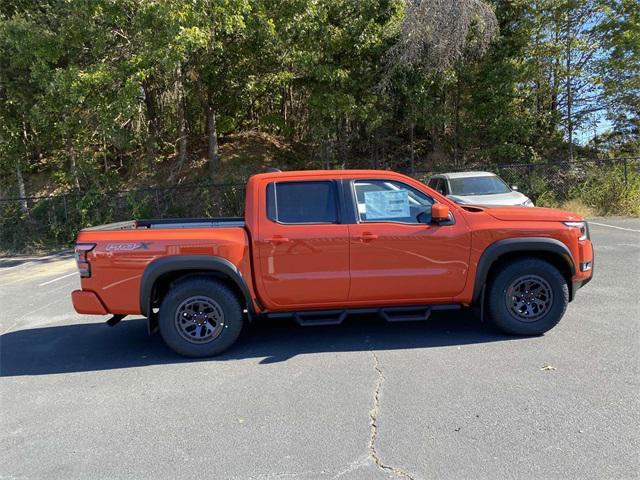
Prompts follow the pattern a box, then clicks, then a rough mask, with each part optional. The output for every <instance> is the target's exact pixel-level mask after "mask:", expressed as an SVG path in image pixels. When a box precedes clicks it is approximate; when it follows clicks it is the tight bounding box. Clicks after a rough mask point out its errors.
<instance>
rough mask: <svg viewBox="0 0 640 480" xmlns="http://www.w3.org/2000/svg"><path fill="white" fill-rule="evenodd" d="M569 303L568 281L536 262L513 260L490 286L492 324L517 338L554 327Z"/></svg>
mask: <svg viewBox="0 0 640 480" xmlns="http://www.w3.org/2000/svg"><path fill="white" fill-rule="evenodd" d="M568 303H569V287H568V285H567V280H566V279H565V278H564V276H563V275H562V274H561V273H560V272H559V271H558V269H557V268H556V267H554V266H553V265H551V264H550V263H548V262H545V261H544V260H540V259H537V258H523V259H518V260H514V261H512V262H510V263H508V264H506V265H504V266H502V267H501V268H500V270H499V271H498V272H497V274H496V275H495V276H494V278H493V280H492V281H491V283H490V284H489V289H488V297H487V307H488V310H489V316H490V318H491V321H492V322H493V323H494V324H495V325H496V326H497V327H498V328H499V329H500V330H502V331H504V332H506V333H510V334H514V335H540V334H543V333H545V332H547V331H549V330H551V329H552V328H553V327H555V326H556V325H557V324H558V322H559V321H560V319H561V318H562V316H563V315H564V312H565V311H566V309H567V305H568Z"/></svg>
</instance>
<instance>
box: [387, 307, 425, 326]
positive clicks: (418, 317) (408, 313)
mask: <svg viewBox="0 0 640 480" xmlns="http://www.w3.org/2000/svg"><path fill="white" fill-rule="evenodd" d="M380 315H382V318H384V319H385V320H386V321H387V322H421V321H423V320H427V319H428V318H429V317H430V316H431V308H430V307H393V308H382V309H380Z"/></svg>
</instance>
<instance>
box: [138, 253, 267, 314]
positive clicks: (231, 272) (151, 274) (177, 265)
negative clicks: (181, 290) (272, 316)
mask: <svg viewBox="0 0 640 480" xmlns="http://www.w3.org/2000/svg"><path fill="white" fill-rule="evenodd" d="M178 270H194V271H210V272H220V273H222V274H224V275H226V276H228V277H229V278H230V279H231V280H232V281H233V282H234V283H235V284H236V286H237V287H238V288H239V289H240V291H241V292H242V295H243V296H244V299H245V301H246V303H247V310H248V312H249V313H250V314H255V312H254V308H253V302H252V300H251V293H250V291H249V287H247V283H246V282H245V280H244V278H242V274H241V273H240V271H239V270H238V269H237V268H236V266H235V265H234V264H233V263H231V262H230V261H229V260H227V259H226V258H222V257H211V256H207V255H172V256H169V257H163V258H159V259H157V260H154V261H153V262H151V263H150V264H149V265H147V268H145V270H144V273H143V274H142V279H141V282H140V311H141V312H142V314H143V315H144V316H145V317H148V316H149V312H151V311H152V310H151V294H152V292H153V287H154V285H155V283H156V280H158V278H160V277H161V276H162V275H165V274H167V273H171V272H174V271H178Z"/></svg>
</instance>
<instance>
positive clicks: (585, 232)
mask: <svg viewBox="0 0 640 480" xmlns="http://www.w3.org/2000/svg"><path fill="white" fill-rule="evenodd" d="M562 223H564V224H565V225H566V226H567V227H569V228H578V229H579V230H580V236H579V237H578V240H586V239H587V238H589V227H588V226H587V222H562Z"/></svg>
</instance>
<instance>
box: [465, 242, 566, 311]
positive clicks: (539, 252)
mask: <svg viewBox="0 0 640 480" xmlns="http://www.w3.org/2000/svg"><path fill="white" fill-rule="evenodd" d="M522 257H533V258H540V259H542V260H546V261H547V262H549V263H551V264H552V265H553V266H555V267H556V268H557V269H558V270H559V271H560V272H561V273H562V275H563V276H564V277H565V279H566V280H567V284H568V286H569V298H570V300H571V299H573V292H572V287H571V277H572V276H573V275H575V273H576V266H575V262H574V260H573V256H572V255H571V251H570V250H569V248H568V247H567V246H566V245H565V244H564V243H562V242H561V241H560V240H556V239H555V238H537V237H530V238H529V237H525V238H506V239H504V240H498V241H497V242H494V243H492V244H491V245H489V246H488V247H487V249H486V250H485V251H484V252H483V253H482V255H481V256H480V260H479V261H478V267H477V269H476V278H475V284H474V288H473V298H472V303H474V304H477V303H478V302H479V301H480V300H481V297H482V291H483V287H484V285H485V284H486V283H487V281H488V280H490V279H491V276H492V275H493V273H494V272H495V271H496V269H497V268H498V267H499V266H500V265H502V264H504V263H505V262H509V261H510V260H513V259H516V258H522Z"/></svg>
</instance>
